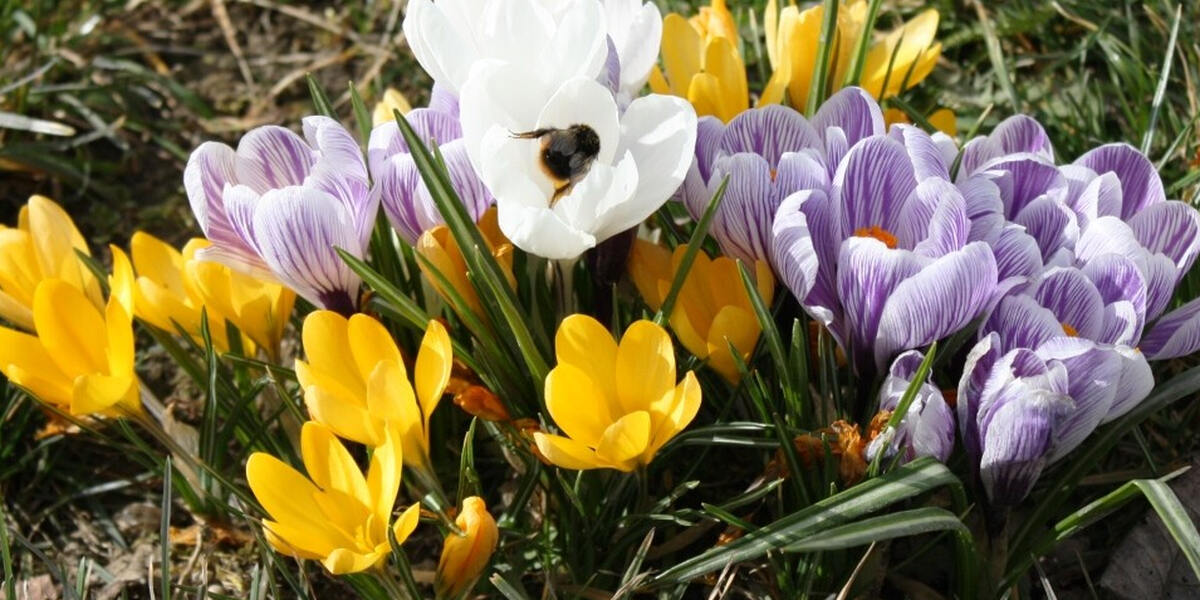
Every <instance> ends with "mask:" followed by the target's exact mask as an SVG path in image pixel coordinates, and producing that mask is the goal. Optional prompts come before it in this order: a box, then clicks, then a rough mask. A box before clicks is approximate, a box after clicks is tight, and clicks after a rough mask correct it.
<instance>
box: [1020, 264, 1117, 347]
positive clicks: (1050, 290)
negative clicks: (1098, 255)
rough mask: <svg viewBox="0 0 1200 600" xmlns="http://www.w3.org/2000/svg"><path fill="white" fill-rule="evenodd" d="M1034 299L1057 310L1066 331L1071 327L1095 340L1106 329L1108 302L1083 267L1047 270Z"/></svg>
mask: <svg viewBox="0 0 1200 600" xmlns="http://www.w3.org/2000/svg"><path fill="white" fill-rule="evenodd" d="M1034 298H1035V299H1036V300H1037V301H1038V304H1041V305H1042V306H1044V307H1046V308H1047V309H1049V310H1050V312H1052V313H1054V316H1055V318H1057V319H1058V321H1059V322H1060V323H1062V324H1063V329H1064V330H1065V329H1067V328H1068V327H1070V328H1071V329H1073V330H1074V331H1075V332H1077V335H1079V336H1080V337H1084V338H1087V339H1095V338H1096V336H1097V335H1098V334H1099V333H1100V331H1101V330H1102V328H1103V317H1104V301H1103V300H1102V299H1101V298H1100V292H1097V291H1096V286H1094V285H1092V282H1091V280H1090V279H1088V278H1087V276H1086V275H1084V274H1083V272H1082V271H1080V270H1079V269H1074V268H1065V269H1064V268H1054V269H1050V270H1048V271H1046V273H1045V274H1044V275H1043V277H1042V281H1041V283H1039V284H1038V287H1037V291H1036V292H1035V293H1034Z"/></svg>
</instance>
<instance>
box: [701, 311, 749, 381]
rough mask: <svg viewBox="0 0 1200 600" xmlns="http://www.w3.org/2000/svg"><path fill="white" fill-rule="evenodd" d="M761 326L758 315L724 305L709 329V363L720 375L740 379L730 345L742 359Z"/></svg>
mask: <svg viewBox="0 0 1200 600" xmlns="http://www.w3.org/2000/svg"><path fill="white" fill-rule="evenodd" d="M761 332H762V328H761V326H760V325H759V323H758V318H757V317H755V316H754V314H753V313H751V312H749V311H746V310H743V309H742V308H739V307H737V306H726V307H725V308H722V309H721V311H720V312H718V313H717V317H716V318H715V319H713V324H712V329H709V330H708V345H709V349H710V350H709V351H710V355H709V359H708V362H709V365H710V366H712V368H713V369H714V370H716V371H717V372H718V373H720V374H721V376H722V377H724V378H725V380H726V381H729V382H730V383H734V384H736V383H737V382H738V381H739V380H741V373H740V372H739V371H738V367H737V362H736V361H735V360H734V357H733V355H732V354H730V351H729V344H733V347H734V348H735V349H736V350H737V352H738V354H740V355H741V357H742V360H743V361H745V360H747V359H748V358H749V356H750V352H752V351H753V350H754V345H755V344H756V343H758V336H759V334H760V333H761Z"/></svg>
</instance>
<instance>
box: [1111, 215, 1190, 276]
mask: <svg viewBox="0 0 1200 600" xmlns="http://www.w3.org/2000/svg"><path fill="white" fill-rule="evenodd" d="M1129 227H1130V229H1132V230H1133V235H1134V237H1136V238H1137V240H1138V241H1139V242H1141V244H1142V246H1145V248H1146V249H1147V250H1149V251H1150V252H1152V253H1155V254H1165V255H1166V256H1167V257H1168V258H1170V259H1171V260H1172V261H1174V263H1175V268H1176V269H1177V270H1178V271H1179V277H1181V278H1182V277H1183V275H1184V274H1186V273H1187V272H1188V270H1189V269H1191V268H1192V264H1193V263H1195V262H1196V255H1197V254H1198V253H1200V212H1196V209H1195V208H1192V207H1191V206H1190V205H1188V204H1186V203H1183V202H1179V201H1178V200H1171V201H1169V202H1160V203H1157V204H1152V205H1150V206H1147V207H1146V208H1145V210H1142V211H1141V212H1139V213H1137V214H1136V215H1134V216H1133V218H1131V219H1129Z"/></svg>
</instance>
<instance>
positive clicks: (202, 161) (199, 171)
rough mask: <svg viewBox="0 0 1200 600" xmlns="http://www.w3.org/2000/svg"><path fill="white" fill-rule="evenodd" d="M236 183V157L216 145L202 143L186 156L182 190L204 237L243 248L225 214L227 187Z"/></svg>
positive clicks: (231, 150) (226, 148)
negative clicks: (185, 193)
mask: <svg viewBox="0 0 1200 600" xmlns="http://www.w3.org/2000/svg"><path fill="white" fill-rule="evenodd" d="M236 183H237V154H236V153H235V152H234V151H233V148H230V147H229V146H226V145H225V144H221V143H218V142H204V143H203V144H200V147H199V148H196V149H195V150H193V151H192V154H191V156H188V162H187V167H185V168H184V170H183V187H184V189H185V190H187V197H188V203H189V204H191V206H192V214H194V215H195V216H196V222H197V223H199V225H200V229H201V231H203V232H204V236H205V237H207V238H208V239H210V240H212V241H213V242H214V243H217V244H229V243H234V244H238V245H244V244H242V243H241V241H240V240H239V239H238V238H237V236H236V235H235V234H234V233H233V231H232V226H231V225H230V224H229V217H228V216H226V214H225V200H224V197H223V195H224V192H225V186H226V185H227V184H236Z"/></svg>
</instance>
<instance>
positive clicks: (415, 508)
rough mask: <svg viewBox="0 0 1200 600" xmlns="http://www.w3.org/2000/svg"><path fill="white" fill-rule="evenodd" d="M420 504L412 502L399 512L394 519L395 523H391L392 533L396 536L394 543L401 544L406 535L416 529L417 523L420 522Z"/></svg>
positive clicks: (406, 537)
mask: <svg viewBox="0 0 1200 600" xmlns="http://www.w3.org/2000/svg"><path fill="white" fill-rule="evenodd" d="M420 518H421V505H420V504H413V505H412V506H409V507H408V508H406V509H405V510H404V512H402V513H400V517H399V518H398V519H396V524H395V525H392V535H394V536H396V543H397V544H403V543H404V540H407V539H408V536H410V535H412V532H413V531H414V530H416V528H417V524H418V523H420Z"/></svg>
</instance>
